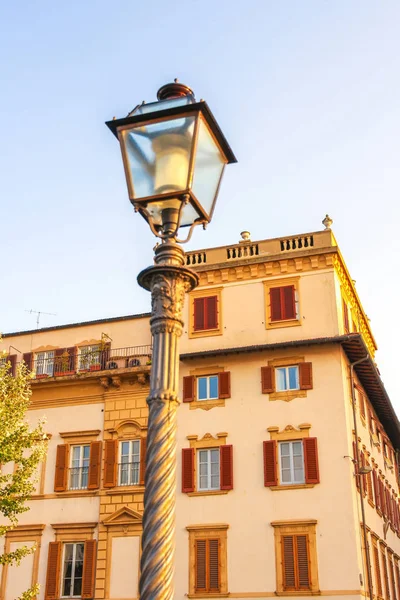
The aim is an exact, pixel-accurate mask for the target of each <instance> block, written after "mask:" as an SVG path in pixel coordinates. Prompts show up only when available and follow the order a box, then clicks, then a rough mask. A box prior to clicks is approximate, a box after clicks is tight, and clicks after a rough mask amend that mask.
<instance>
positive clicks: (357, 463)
mask: <svg viewBox="0 0 400 600" xmlns="http://www.w3.org/2000/svg"><path fill="white" fill-rule="evenodd" d="M368 358H369V355H368V354H367V355H366V356H364V358H360V360H356V361H355V362H353V363H351V364H350V385H351V405H352V407H353V424H354V434H355V436H356V456H355V459H354V466H355V468H356V477H357V478H358V487H359V490H360V506H361V519H362V528H363V534H364V546H365V562H366V563H367V572H368V592H369V597H370V600H373V599H374V592H373V589H372V572H371V558H370V553H369V545H368V537H367V525H366V522H365V508H364V491H363V485H362V484H363V481H362V477H365V476H366V475H363V476H361V474H360V452H359V445H358V431H357V414H356V393H355V391H354V367H356V366H357V365H359V364H360V363H362V362H364V361H365V360H368Z"/></svg>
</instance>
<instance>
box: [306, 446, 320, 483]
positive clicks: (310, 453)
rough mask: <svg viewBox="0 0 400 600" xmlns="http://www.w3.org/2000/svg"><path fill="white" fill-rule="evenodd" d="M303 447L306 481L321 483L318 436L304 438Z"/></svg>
mask: <svg viewBox="0 0 400 600" xmlns="http://www.w3.org/2000/svg"><path fill="white" fill-rule="evenodd" d="M303 447H304V471H305V479H306V483H319V469H318V448H317V438H315V437H309V438H304V440H303Z"/></svg>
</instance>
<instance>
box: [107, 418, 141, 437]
mask: <svg viewBox="0 0 400 600" xmlns="http://www.w3.org/2000/svg"><path fill="white" fill-rule="evenodd" d="M107 431H108V433H111V434H117V437H118V438H127V439H134V438H140V437H144V436H145V435H146V431H147V427H142V426H141V425H140V424H139V423H138V422H137V421H134V420H133V419H124V420H123V421H120V422H119V423H117V425H116V426H115V427H113V428H112V429H107Z"/></svg>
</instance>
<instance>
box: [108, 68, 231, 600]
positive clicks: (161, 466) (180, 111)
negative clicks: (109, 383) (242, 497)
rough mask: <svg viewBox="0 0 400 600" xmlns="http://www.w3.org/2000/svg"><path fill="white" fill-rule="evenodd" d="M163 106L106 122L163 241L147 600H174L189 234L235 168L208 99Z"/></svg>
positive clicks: (152, 282)
mask: <svg viewBox="0 0 400 600" xmlns="http://www.w3.org/2000/svg"><path fill="white" fill-rule="evenodd" d="M157 97H158V102H154V103H151V104H144V103H143V104H141V105H138V106H137V107H136V108H135V109H134V110H133V111H132V112H131V113H129V114H128V116H127V117H125V118H123V119H118V120H116V119H114V120H112V121H109V122H108V123H107V125H108V127H109V128H110V129H111V131H112V132H113V133H114V135H115V136H116V137H117V138H118V140H119V142H120V145H121V151H122V158H123V162H124V167H125V175H126V179H127V185H128V192H129V197H130V200H131V202H132V204H133V206H134V208H135V211H138V212H139V213H140V214H141V215H142V216H143V217H144V218H145V219H146V221H147V222H148V223H149V225H150V228H151V230H152V232H153V233H154V234H155V235H156V236H157V237H158V238H160V239H161V240H162V241H161V244H160V245H158V246H157V248H156V251H155V257H154V263H155V264H154V265H153V266H152V267H149V268H148V269H145V270H144V271H142V272H141V273H140V274H139V277H138V282H139V284H140V285H141V286H142V287H143V288H145V289H147V290H150V292H151V306H152V314H151V319H150V327H151V333H152V335H153V360H152V368H151V376H150V394H149V396H148V398H147V404H148V406H149V420H148V430H147V455H146V473H145V495H144V513H143V535H142V557H141V576H140V584H139V588H140V599H141V600H173V596H174V589H173V574H174V538H175V492H176V441H175V434H176V416H177V415H176V411H177V408H178V405H179V400H178V369H179V352H178V339H179V337H180V336H181V334H182V327H183V321H182V310H183V304H184V299H185V293H186V292H187V291H189V290H192V289H194V288H195V287H196V285H197V284H198V277H197V275H196V274H195V273H193V272H192V271H191V270H190V269H187V268H186V267H185V266H184V252H183V250H182V248H181V247H180V246H179V245H178V242H179V241H180V240H178V239H177V234H178V230H179V228H180V227H189V228H190V229H189V234H188V236H187V238H186V240H184V241H188V240H189V239H190V236H191V234H192V231H193V229H194V227H195V226H196V225H203V227H205V226H206V224H207V223H209V222H210V221H211V217H212V213H213V210H214V206H215V201H216V198H217V195H218V190H219V186H220V183H221V178H222V174H223V171H224V168H225V165H226V164H228V163H230V162H236V158H235V156H234V154H233V152H232V150H231V149H230V147H229V144H228V142H227V141H226V139H225V137H224V135H223V133H222V131H221V130H220V128H219V126H218V123H217V122H216V120H215V118H214V117H213V115H212V113H211V111H210V109H209V108H208V106H207V104H206V103H205V102H204V101H200V102H196V100H195V97H194V94H193V92H192V90H191V89H190V88H188V87H187V86H185V85H182V84H180V83H178V82H177V80H175V82H174V83H171V84H167V85H165V86H163V87H162V88H161V89H160V90H159V91H158V94H157Z"/></svg>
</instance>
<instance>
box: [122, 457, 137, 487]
mask: <svg viewBox="0 0 400 600" xmlns="http://www.w3.org/2000/svg"><path fill="white" fill-rule="evenodd" d="M139 483H140V463H139V462H123V463H119V464H118V485H139Z"/></svg>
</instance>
